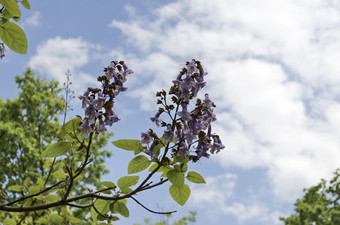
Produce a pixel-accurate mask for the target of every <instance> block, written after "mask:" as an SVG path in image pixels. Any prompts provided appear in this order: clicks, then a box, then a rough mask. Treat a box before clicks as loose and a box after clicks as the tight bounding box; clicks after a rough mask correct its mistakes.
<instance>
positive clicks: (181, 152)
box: [176, 141, 189, 159]
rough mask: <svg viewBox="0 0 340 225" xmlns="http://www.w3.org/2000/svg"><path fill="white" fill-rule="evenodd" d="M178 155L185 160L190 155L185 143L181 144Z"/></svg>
mask: <svg viewBox="0 0 340 225" xmlns="http://www.w3.org/2000/svg"><path fill="white" fill-rule="evenodd" d="M176 155H177V156H181V157H182V158H183V159H184V158H185V157H187V156H188V155H189V149H188V146H187V145H186V143H185V141H181V142H180V143H179V148H178V152H177V154H176Z"/></svg>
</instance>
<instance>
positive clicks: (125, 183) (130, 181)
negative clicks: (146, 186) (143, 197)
mask: <svg viewBox="0 0 340 225" xmlns="http://www.w3.org/2000/svg"><path fill="white" fill-rule="evenodd" d="M138 181H139V176H125V177H121V178H119V179H118V181H117V185H118V187H119V188H120V189H123V188H127V187H130V186H133V185H136V184H137V183H138Z"/></svg>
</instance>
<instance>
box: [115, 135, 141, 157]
mask: <svg viewBox="0 0 340 225" xmlns="http://www.w3.org/2000/svg"><path fill="white" fill-rule="evenodd" d="M112 144H113V145H114V146H116V147H118V148H121V149H124V150H128V151H134V152H135V155H137V154H139V153H141V152H142V151H143V146H142V144H141V143H140V141H139V140H131V139H121V140H117V141H113V142H112Z"/></svg>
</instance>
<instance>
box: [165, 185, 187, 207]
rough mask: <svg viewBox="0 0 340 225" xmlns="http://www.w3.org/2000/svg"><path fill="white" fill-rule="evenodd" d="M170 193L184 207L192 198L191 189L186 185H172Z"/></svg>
mask: <svg viewBox="0 0 340 225" xmlns="http://www.w3.org/2000/svg"><path fill="white" fill-rule="evenodd" d="M169 192H170V195H171V197H172V198H173V199H174V200H175V201H176V202H177V203H178V204H180V205H184V204H185V203H186V202H187V201H188V199H189V196H190V188H189V186H188V185H186V184H183V185H182V186H181V187H179V186H176V185H171V186H170V188H169Z"/></svg>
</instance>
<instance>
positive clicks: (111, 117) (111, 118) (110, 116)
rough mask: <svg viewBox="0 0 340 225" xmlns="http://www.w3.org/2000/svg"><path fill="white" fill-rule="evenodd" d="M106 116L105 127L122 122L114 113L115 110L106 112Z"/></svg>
mask: <svg viewBox="0 0 340 225" xmlns="http://www.w3.org/2000/svg"><path fill="white" fill-rule="evenodd" d="M104 115H105V120H104V123H105V125H109V126H112V124H113V123H116V122H118V121H119V120H120V119H119V118H118V116H117V115H116V114H115V113H114V112H113V110H109V111H106V112H105V114H104Z"/></svg>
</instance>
